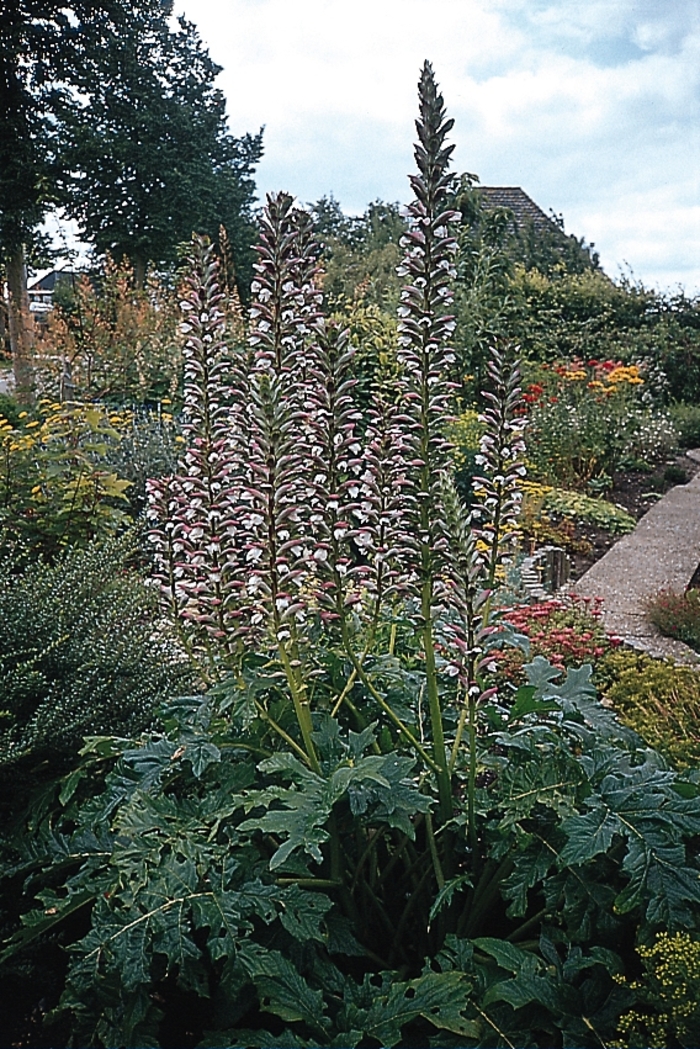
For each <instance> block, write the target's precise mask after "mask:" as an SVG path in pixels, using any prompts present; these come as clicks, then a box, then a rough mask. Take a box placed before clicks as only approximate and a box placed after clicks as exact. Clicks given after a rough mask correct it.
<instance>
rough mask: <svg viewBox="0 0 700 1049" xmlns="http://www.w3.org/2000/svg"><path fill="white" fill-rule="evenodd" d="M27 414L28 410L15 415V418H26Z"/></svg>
mask: <svg viewBox="0 0 700 1049" xmlns="http://www.w3.org/2000/svg"><path fill="white" fill-rule="evenodd" d="M28 415H29V412H20V413H19V415H18V416H17V418H18V419H26V418H27V416H28Z"/></svg>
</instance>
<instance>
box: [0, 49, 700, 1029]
mask: <svg viewBox="0 0 700 1049" xmlns="http://www.w3.org/2000/svg"><path fill="white" fill-rule="evenodd" d="M420 99H421V119H420V121H419V123H418V132H419V139H420V144H419V146H418V149H417V159H418V164H419V175H418V176H416V178H415V179H414V181H413V186H414V189H415V192H416V201H415V203H414V205H412V207H411V212H410V218H411V226H410V229H409V233H408V235H407V241H406V245H405V246H406V249H407V258H406V260H405V262H404V267H403V269H404V275H405V276H406V277H408V278H409V281H410V283H408V285H407V288H406V290H405V292H404V295H403V301H402V316H401V328H400V336H401V340H402V341H401V358H402V372H401V376H400V380H399V382H398V383H397V385H396V386H391V385H390V384H389V383H385V384H383V385H382V386H381V388H379V389H377V391H376V395H375V397H374V398H373V406H372V409H371V411H370V412H369V413H367V414H366V415H364V417H363V416H361V415H360V414H359V411H358V409H357V408H356V405H355V399H354V387H353V379H352V354H351V352H350V351H349V349H348V347H347V342H346V337H345V335H344V333H343V332H342V331H339V330H338V329H337V328H336V327H334V326H333V325H332V324H330V323H329V322H327V321H325V320H324V318H323V316H322V314H321V309H320V307H321V302H320V287H319V277H318V271H317V264H316V249H315V247H314V243H313V237H312V235H311V229H310V226H309V222H308V216H306V214H305V213H304V212H303V211H301V210H300V209H298V208H296V207H294V206H293V202H292V200H291V198H289V197H288V196H286V195H284V194H282V195H279V196H277V197H272V198H269V199H268V204H267V208H266V212H265V217H264V220H263V235H262V241H261V245H260V251H259V258H258V264H257V268H256V276H255V282H254V287H253V295H254V299H253V306H252V309H251V313H250V319H249V332H250V336H249V338H250V342H249V349H248V350H247V351H242V350H241V351H240V353H239V354H238V355H236V354H235V353H234V354H233V355H231V353H230V351H229V350H228V349H227V347H226V340H227V336H226V332H225V330H224V320H223V317H222V316H221V310H220V309H219V308H218V306H217V295H218V294H219V292H218V290H217V277H216V264H215V262H214V260H213V257H212V256H211V254H210V253H209V250H208V249H206V248H205V247H204V246H203V245H201V244H200V245H199V246H198V247H197V249H196V250H197V252H198V257H199V259H200V262H199V263H198V266H199V269H198V275H196V278H195V286H194V287H193V288H192V292H191V295H190V296H189V297H188V298H187V299H186V301H187V302H188V303H189V304H190V305H191V306H193V307H194V308H190V309H189V310H187V311H186V312H187V316H188V318H189V319H188V320H187V321H186V323H187V324H188V326H189V332H188V336H189V342H188V346H187V348H186V355H187V356H188V359H190V360H191V366H190V367H189V370H188V373H187V374H188V379H187V397H188V404H189V406H190V407H189V412H190V414H189V419H190V421H191V424H192V425H193V426H194V420H195V418H196V419H198V420H199V422H198V424H197V428H195V429H192V430H190V431H188V436H189V440H190V450H189V451H188V453H187V455H186V456H185V458H184V459H183V462H182V464H181V468H180V474H179V476H178V477H177V478H176V479H175V480H174V481H173V482H172V487H173V490H174V493H175V494H174V495H173V498H172V503H173V507H174V511H173V516H172V520H170V521H167V520H161V521H160V522H159V526H158V530H157V533H156V535H155V538H156V539H157V542H158V543H160V544H163V545H162V547H161V552H162V556H163V557H165V555H166V554H167V549H168V548H167V546H166V545H165V544H166V541H168V536H172V537H173V539H172V540H171V545H172V547H173V555H174V556H175V560H174V561H173V564H174V566H175V567H177V568H179V570H180V574H179V576H177V577H175V576H173V577H172V582H171V586H170V590H169V591H168V592H169V593H170V594H174V600H175V604H176V610H177V609H179V611H180V614H181V615H182V614H184V615H186V616H187V617H188V618H187V622H188V623H189V624H191V625H192V627H193V629H192V631H191V632H190V633H189V637H190V639H191V641H192V644H193V647H194V649H195V650H196V651H197V652H199V651H200V650H201V648H202V647H203V646H204V639H205V638H206V639H207V640H208V643H209V645H210V647H211V649H212V653H213V655H214V656H215V663H214V670H215V672H218V674H219V676H223V678H224V679H223V680H222V681H220V682H218V684H217V686H216V687H215V688H214V689H212V690H210V692H209V694H208V695H207V696H204V697H197V696H195V697H184V698H180V699H178V700H176V701H174V702H173V704H171V705H170V707H169V708H168V709H167V710H166V711H165V712H164V715H163V722H162V730H161V731H158V732H155V733H154V734H153V735H152V736H151V738H150V739H140V740H138V741H133V743H132V742H129V743H128V744H126V745H125V743H124V741H123V740H105V739H104V738H97V739H93V740H91V741H89V742H88V745H87V747H86V749H85V760H84V762H83V764H82V765H81V766H80V767H79V768H78V769H76V771H75V772H74V773H71V775H70V777H69V779H68V780H67V781H63V782H61V784H60V786H59V787H58V788H57V791H56V793H57V795H58V793H59V790H60V799H59V801H57V802H55V806H56V813H55V814H52V816H51V818H48V817H47V818H44V815H43V810H42V809H40V808H37V806H36V805H34V806H33V807H31V806H30V813H31V815H30V819H31V822H32V826H33V827H39V832H38V833H39V834H40V835H41V838H40V840H39V841H38V842H37V841H35V840H33V839H32V840H31V841H30V842H29V843H27V842H25V843H24V846H23V847H22V845H21V843H20V846H18V847H17V849H16V850H15V851H14V852H13V854H12V856H11V858H10V859H9V861H8V862H6V863H5V864H4V866H5V870H9V871H10V877H11V879H12V883H13V885H14V886H15V888H16V886H17V884H18V882H19V881H20V880H21V877H25V879H26V880H25V882H24V893H25V896H31V895H33V894H36V898H37V903H36V905H35V909H34V910H33V911H32V913H31V915H30V916H29V918H28V920H27V921H26V922H20V921H19V920H18V921H17V922H16V926H17V931H16V932H15V933H14V935H13V936H12V939H11V942H9V943H8V945H7V947H6V949H5V952H4V954H3V955H2V956H0V964H2V963H3V958H5V959H9V961H10V964H12V960H13V955H14V954H15V952H17V951H19V950H23V949H25V948H26V947H27V946H28V945H29V944H31V943H32V942H33V941H34V940H35V939H36V938H38V937H41V936H50V935H53V933H54V931H55V928H56V927H57V926H59V925H60V924H61V923H62V922H65V923H66V924H65V925H64V926H63V928H64V930H66V932H65V935H66V937H69V936H70V934H71V932H70V930H71V929H75V928H76V926H75V925H69V923H70V920H71V916H73V915H75V913H76V911H78V910H79V909H81V908H83V907H86V908H87V907H88V906H89V907H90V908H91V915H90V923H91V928H90V931H89V933H88V934H87V935H86V936H83V937H82V938H79V937H80V936H81V933H80V932H78V934H77V936H78V939H77V941H76V940H75V939H74V942H72V943H70V948H71V950H70V961H69V965H68V976H67V980H66V985H65V990H64V992H63V995H62V998H61V1002H60V1004H59V1012H60V1011H62V1012H63V1015H68V1016H69V1017H70V1023H71V1032H72V1037H73V1040H74V1042H75V1044H97V1045H117V1044H130V1045H137V1044H144V1045H145V1044H149V1045H160V1044H175V1041H176V1040H177V1035H174V1034H173V1031H174V1030H175V1028H176V1026H177V1016H178V1015H182V1012H183V1010H182V1008H181V1002H182V998H181V996H182V992H183V991H185V992H186V993H187V995H188V997H187V998H186V999H185V1000H186V1002H187V1003H188V1006H189V1003H191V1002H194V1004H195V1008H194V1009H193V1010H192V1011H190V1010H189V1007H188V1009H187V1010H186V1011H187V1013H188V1015H187V1032H186V1036H183V1035H182V1034H181V1035H180V1041H179V1042H178V1044H194V1043H195V1042H197V1044H199V1045H200V1046H202V1049H204V1047H205V1046H207V1045H209V1046H220V1045H224V1044H226V1045H298V1046H301V1045H307V1046H320V1045H339V1046H340V1045H347V1046H350V1045H353V1046H355V1045H367V1044H379V1045H400V1044H401V1045H405V1044H429V1043H430V1044H439V1045H441V1046H444V1047H446V1049H447V1047H458V1046H467V1045H469V1046H474V1047H476V1046H511V1047H513V1046H514V1045H515V1044H518V1045H520V1044H528V1045H533V1046H551V1045H562V1044H563V1045H581V1046H590V1047H593V1046H600V1045H601V1044H603V1045H605V1044H611V1042H612V1039H613V1038H614V1034H615V1024H616V1017H617V1016H618V1015H619V1014H620V1013H621V1012H623V1011H624V1010H625V1009H627V1008H628V1007H629V1004H630V1002H629V999H628V998H626V997H625V996H626V994H627V992H626V991H624V990H623V989H621V988H620V986H619V985H617V984H615V982H614V980H613V978H612V975H611V973H612V972H614V971H615V970H616V969H617V970H619V971H624V966H625V962H624V960H623V958H622V953H623V952H624V951H625V950H627V955H628V956H629V954H630V953H632V951H631V945H632V943H633V942H634V940H635V937H636V936H637V935H639V937H640V939H643V938H646V939H647V940H648V939H649V937H650V935H652V934H653V932H654V930H655V929H656V928H658V927H659V925H662V924H663V925H668V926H669V927H675V928H678V927H686V926H687V927H690V928H693V927H694V928H698V927H699V926H698V915H699V914H700V880H698V870H699V867H698V858H697V841H698V836H699V835H700V819H699V818H698V809H697V799H698V794H699V793H700V788H699V787H698V784H697V778H696V777H695V778H693V777H694V774H693V776H688V777H685V778H681V777H678V776H676V775H675V774H674V773H672V772H671V771H670V770H669V769H668V768H667V767H666V766H665V764H664V762H663V759H662V758H661V757H660V756H659V755H656V754H654V753H653V752H649V751H648V750H644V749H643V748H642V745H641V742H640V740H639V739H638V737H635V736H634V734H633V733H631V732H629V731H625V730H624V729H622V728H621V727H620V725H619V724H618V723H617V721H616V719H615V717H614V715H613V714H612V712H611V711H609V710H606V709H605V708H603V707H602V706H601V705H600V704H598V703H597V702H596V700H595V694H594V690H593V688H592V685H591V682H590V667H582V668H579V669H577V670H573V671H572V670H569V671H568V672H567V674H566V677H565V678H563V679H562V680H561V681H560V683H555V682H556V681H557V679H560V677H561V671H560V670H558V669H557V668H555V667H552V666H551V664H550V663H548V662H547V660H545V659H543V658H541V657H537V658H535V660H533V661H532V662H531V663H530V664H528V666H527V667H525V668H524V673H525V676H526V679H527V684H526V685H524V686H522V687H521V688H519V689H518V690H517V692H516V691H515V690H513V691H512V693H511V694H510V696H509V700H510V701H509V702H507V703H506V702H503V701H502V699H503V697H502V696H501V697H498V696H496V697H494V696H493V694H492V690H491V688H490V687H489V684H490V683H492V682H493V670H492V668H491V666H490V663H491V661H492V659H491V657H492V653H491V646H492V645H494V644H496V643H500V640H501V639H502V636H503V635H504V634H505V631H498V630H494V622H493V614H492V611H491V609H492V605H493V604H494V602H493V601H492V598H491V594H490V592H489V590H490V587H489V583H492V584H494V585H495V584H496V583H497V582H498V579H499V573H498V567H499V565H500V564H501V563H502V556H503V546H504V539H505V536H506V534H507V532H508V531H509V530H510V526H509V521H510V519H511V516H512V514H513V512H514V508H515V496H514V495H513V492H514V489H515V487H516V485H517V483H518V480H519V478H520V476H521V465H520V448H519V442H520V430H519V426H520V423H519V416H518V411H519V393H518V383H517V374H516V373H515V372H512V374H510V375H509V374H507V373H508V369H509V364H508V360H507V358H506V356H505V355H504V354H503V353H502V352H500V351H499V352H498V353H496V354H494V357H493V369H492V373H491V375H492V380H493V385H494V389H493V391H492V392H493V398H494V399H493V400H491V401H490V405H489V410H488V411H487V412H486V413H484V414H485V421H486V425H487V431H488V436H489V440H488V441H486V442H484V445H483V448H482V454H483V456H484V462H483V463H482V465H483V466H484V467H485V469H484V474H485V476H484V478H483V479H481V480H480V481H479V482H478V484H479V486H480V490H481V492H482V497H481V504H482V509H481V515H482V516H480V517H479V519H478V521H477V522H476V523H474V522H473V521H472V520H470V518H469V516H468V515H467V514H466V512H465V510H464V508H463V507H462V506H461V504H460V502H459V499H458V498H457V495H456V492H455V488H454V485H453V483H452V479H451V477H450V473H449V455H448V451H449V448H448V445H447V444H446V442H445V439H444V436H443V430H444V427H445V424H446V422H447V418H448V417H449V413H450V410H451V409H450V400H451V388H450V386H449V374H450V370H451V364H452V362H451V351H450V349H449V338H450V335H451V330H452V324H453V321H452V319H451V316H450V312H449V302H450V291H449V282H450V279H451V273H452V267H453V247H452V244H453V241H452V238H451V234H450V230H449V223H450V215H449V212H446V211H445V208H444V201H445V191H446V189H447V188H448V187H449V184H450V183H449V174H448V161H449V147H447V146H446V145H445V136H446V134H447V133H448V131H449V126H450V124H449V121H446V120H445V119H444V110H443V105H442V99H441V98H440V96H439V94H438V92H437V89H436V86H435V81H434V78H433V73H432V69H431V67H430V66H429V65H428V64H426V66H425V67H424V69H423V73H422V76H421V81H420ZM208 354H210V355H211V357H208ZM226 355H228V363H226V364H225V365H224V363H223V362H224V358H225V357H226ZM219 359H220V360H221V362H222V364H221V369H220V370H219V369H218V368H216V367H214V366H213V362H214V360H219ZM234 365H239V366H240V367H234ZM205 373H208V375H209V376H210V382H212V383H213V384H214V391H213V393H212V395H211V396H207V398H205V396H204V393H205V391H204V389H203V387H202V376H203V375H204V374H205ZM207 420H209V423H208V422H207ZM207 426H208V427H209V428H208V429H207ZM200 438H201V439H202V440H203V443H202V444H197V443H196V442H197V440H199V439H200ZM219 442H221V443H219ZM210 453H215V454H214V455H213V457H212V458H208V456H209V454H210ZM210 467H211V469H210ZM492 470H493V471H494V473H493V476H491V473H490V472H491V471H492ZM217 471H218V473H217ZM220 484H221V487H219V485H220ZM186 485H189V486H190V491H189V492H187V491H186V489H185V486H186ZM192 495H194V499H193V500H191V499H190V497H191V496H192ZM191 502H192V504H193V505H190V503H191ZM153 510H154V511H156V510H157V505H156V503H155V502H154V504H153ZM203 524H206V525H207V527H206V528H205V527H203ZM207 529H209V530H207ZM214 537H215V538H216V541H217V543H218V542H219V540H221V544H220V546H218V545H216V544H214V550H215V553H216V555H217V560H216V561H214V562H212V567H211V568H209V567H208V564H209V562H208V560H207V557H208V553H209V551H208V544H213V543H214ZM485 539H486V541H484V540H485ZM175 543H178V544H179V546H178V547H177V549H175V548H174V544H175ZM187 544H189V546H188V545H187ZM484 554H486V556H484ZM186 555H190V557H191V560H192V563H191V564H189V563H188V561H187V556H186ZM177 558H179V559H180V561H179V562H178V561H177ZM221 566H223V567H224V569H225V570H224V571H223V572H220V571H219V569H220V567H221ZM169 578H170V577H169ZM178 588H179V589H178ZM194 627H197V629H196V630H195V629H194ZM222 635H223V636H222ZM217 660H218V664H217V662H216V661H217ZM465 742H466V743H467V744H468V745H467V746H465V745H464V743H465ZM110 770H111V771H110ZM45 803H46V802H45V798H44V800H42V802H41V804H45ZM49 804H51V803H50V802H49ZM37 813H38V814H37ZM3 859H4V858H3ZM57 865H58V868H59V870H61V871H66V870H67V871H68V875H67V877H66V879H65V884H64V885H61V886H59V888H58V889H57V888H56V886H57V884H58V878H57V872H56V867H57ZM37 885H41V886H42V887H41V888H40V889H39V890H38V891H37ZM22 906H24V905H22ZM474 937H476V938H474ZM64 942H66V941H65V940H64ZM621 945H622V946H621ZM625 945H627V947H626V946H625ZM163 1014H165V1023H164V1024H162V1023H161V1021H162V1020H163ZM436 1031H437V1034H436V1033H435V1032H436ZM438 1038H439V1042H438V1041H437V1039H438Z"/></svg>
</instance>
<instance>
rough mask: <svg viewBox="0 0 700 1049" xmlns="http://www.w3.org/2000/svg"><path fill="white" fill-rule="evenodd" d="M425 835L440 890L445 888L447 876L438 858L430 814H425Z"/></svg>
mask: <svg viewBox="0 0 700 1049" xmlns="http://www.w3.org/2000/svg"><path fill="white" fill-rule="evenodd" d="M425 833H426V837H427V838H428V848H429V849H430V858H431V859H432V861H433V870H434V871H435V880H436V881H437V884H438V889H443V888H444V887H445V875H444V874H443V871H442V866H441V864H440V857H439V856H438V851H437V846H436V844H435V835H434V833H433V817H432V816H431V815H430V813H429V812H426V814H425Z"/></svg>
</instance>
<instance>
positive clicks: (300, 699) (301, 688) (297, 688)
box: [277, 634, 321, 775]
mask: <svg viewBox="0 0 700 1049" xmlns="http://www.w3.org/2000/svg"><path fill="white" fill-rule="evenodd" d="M277 650H278V652H279V657H280V662H281V663H282V666H283V667H284V672H285V674H286V676H287V683H288V685H289V691H290V692H291V694H292V703H293V704H294V712H295V714H296V716H297V722H298V724H299V730H300V731H301V736H302V739H303V740H304V749H305V751H306V754H305V759H306V760H307V761H308V764H309V765H310V767H311V768H312V769H313V771H314V772H316V773H317V774H319V775H320V773H321V765H320V764H319V760H318V757H317V755H316V748H315V747H314V742H313V740H312V738H311V733H312V732H313V728H314V726H313V721H312V719H311V707H310V705H309V699H308V696H307V690H306V685H305V684H303V682H300V681H298V680H297V675H296V672H295V669H294V667H293V666H292V663H291V660H290V658H289V654H288V652H287V649H286V648H285V645H284V641H282V640H281V639H280V638H279V634H278V637H277ZM278 731H279V727H278ZM287 738H288V739H289V738H290V737H287ZM296 749H299V748H298V747H297V748H296Z"/></svg>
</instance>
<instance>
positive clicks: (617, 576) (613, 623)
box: [570, 449, 700, 669]
mask: <svg viewBox="0 0 700 1049" xmlns="http://www.w3.org/2000/svg"><path fill="white" fill-rule="evenodd" d="M687 454H688V457H689V458H690V459H691V460H692V461H693V462H694V463H696V464H697V463H700V449H694V450H692V451H690V452H688V453H687ZM698 565H700V472H698V473H697V474H696V475H695V476H694V477H693V479H692V480H691V481H690V482H689V483H688V484H685V485H677V486H676V487H675V488H672V489H671V490H670V491H669V492H667V493H666V495H664V496H663V498H662V499H660V500H659V501H658V502H657V503H655V504H654V506H652V507H651V508H650V509H649V510H648V511H647V513H646V514H645V515H644V517H643V518H642V519H641V521H640V522H639V523H638V525H637V527H636V528H635V529H634V531H633V532H630V534H629V535H626V536H623V537H622V539H619V540H618V542H617V543H615V545H614V546H613V547H612V548H611V549H610V550H608V552H607V554H605V555H604V556H603V557H601V559H600V560H599V561H596V563H595V564H594V565H592V567H591V568H589V569H588V571H587V572H586V573H585V574H584V575H583V576H582V577H581V578H580V579H579V580H578V581H577V582H576V583H575V584H574V585H573V586H572V587H571V588H570V589H571V591H572V592H573V593H575V594H578V595H579V596H580V597H600V598H602V599H603V605H602V615H603V623H604V626H605V629H606V631H607V632H608V633H610V634H615V635H617V637H620V638H622V640H623V641H624V642H625V643H626V644H628V645H631V646H632V647H633V648H637V649H642V650H644V651H645V652H648V653H649V655H651V656H654V657H655V658H657V659H664V658H665V659H669V658H670V659H673V660H675V661H676V662H677V663H683V664H687V665H690V666H697V667H698V668H699V669H700V655H698V653H696V652H694V651H693V649H692V648H689V647H688V645H684V644H683V642H682V641H675V640H674V639H673V638H668V637H664V636H663V635H662V634H661V633H660V632H659V631H658V629H657V628H656V627H655V626H653V624H652V623H650V622H649V621H648V619H647V618H646V613H645V605H646V602H647V600H648V599H649V598H650V597H653V595H654V594H656V593H658V592H659V590H675V591H676V592H679V591H682V590H684V589H685V588H686V587H687V585H688V583H689V582H690V580H691V579H692V578H693V575H694V574H695V571H696V569H697V567H698Z"/></svg>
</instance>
